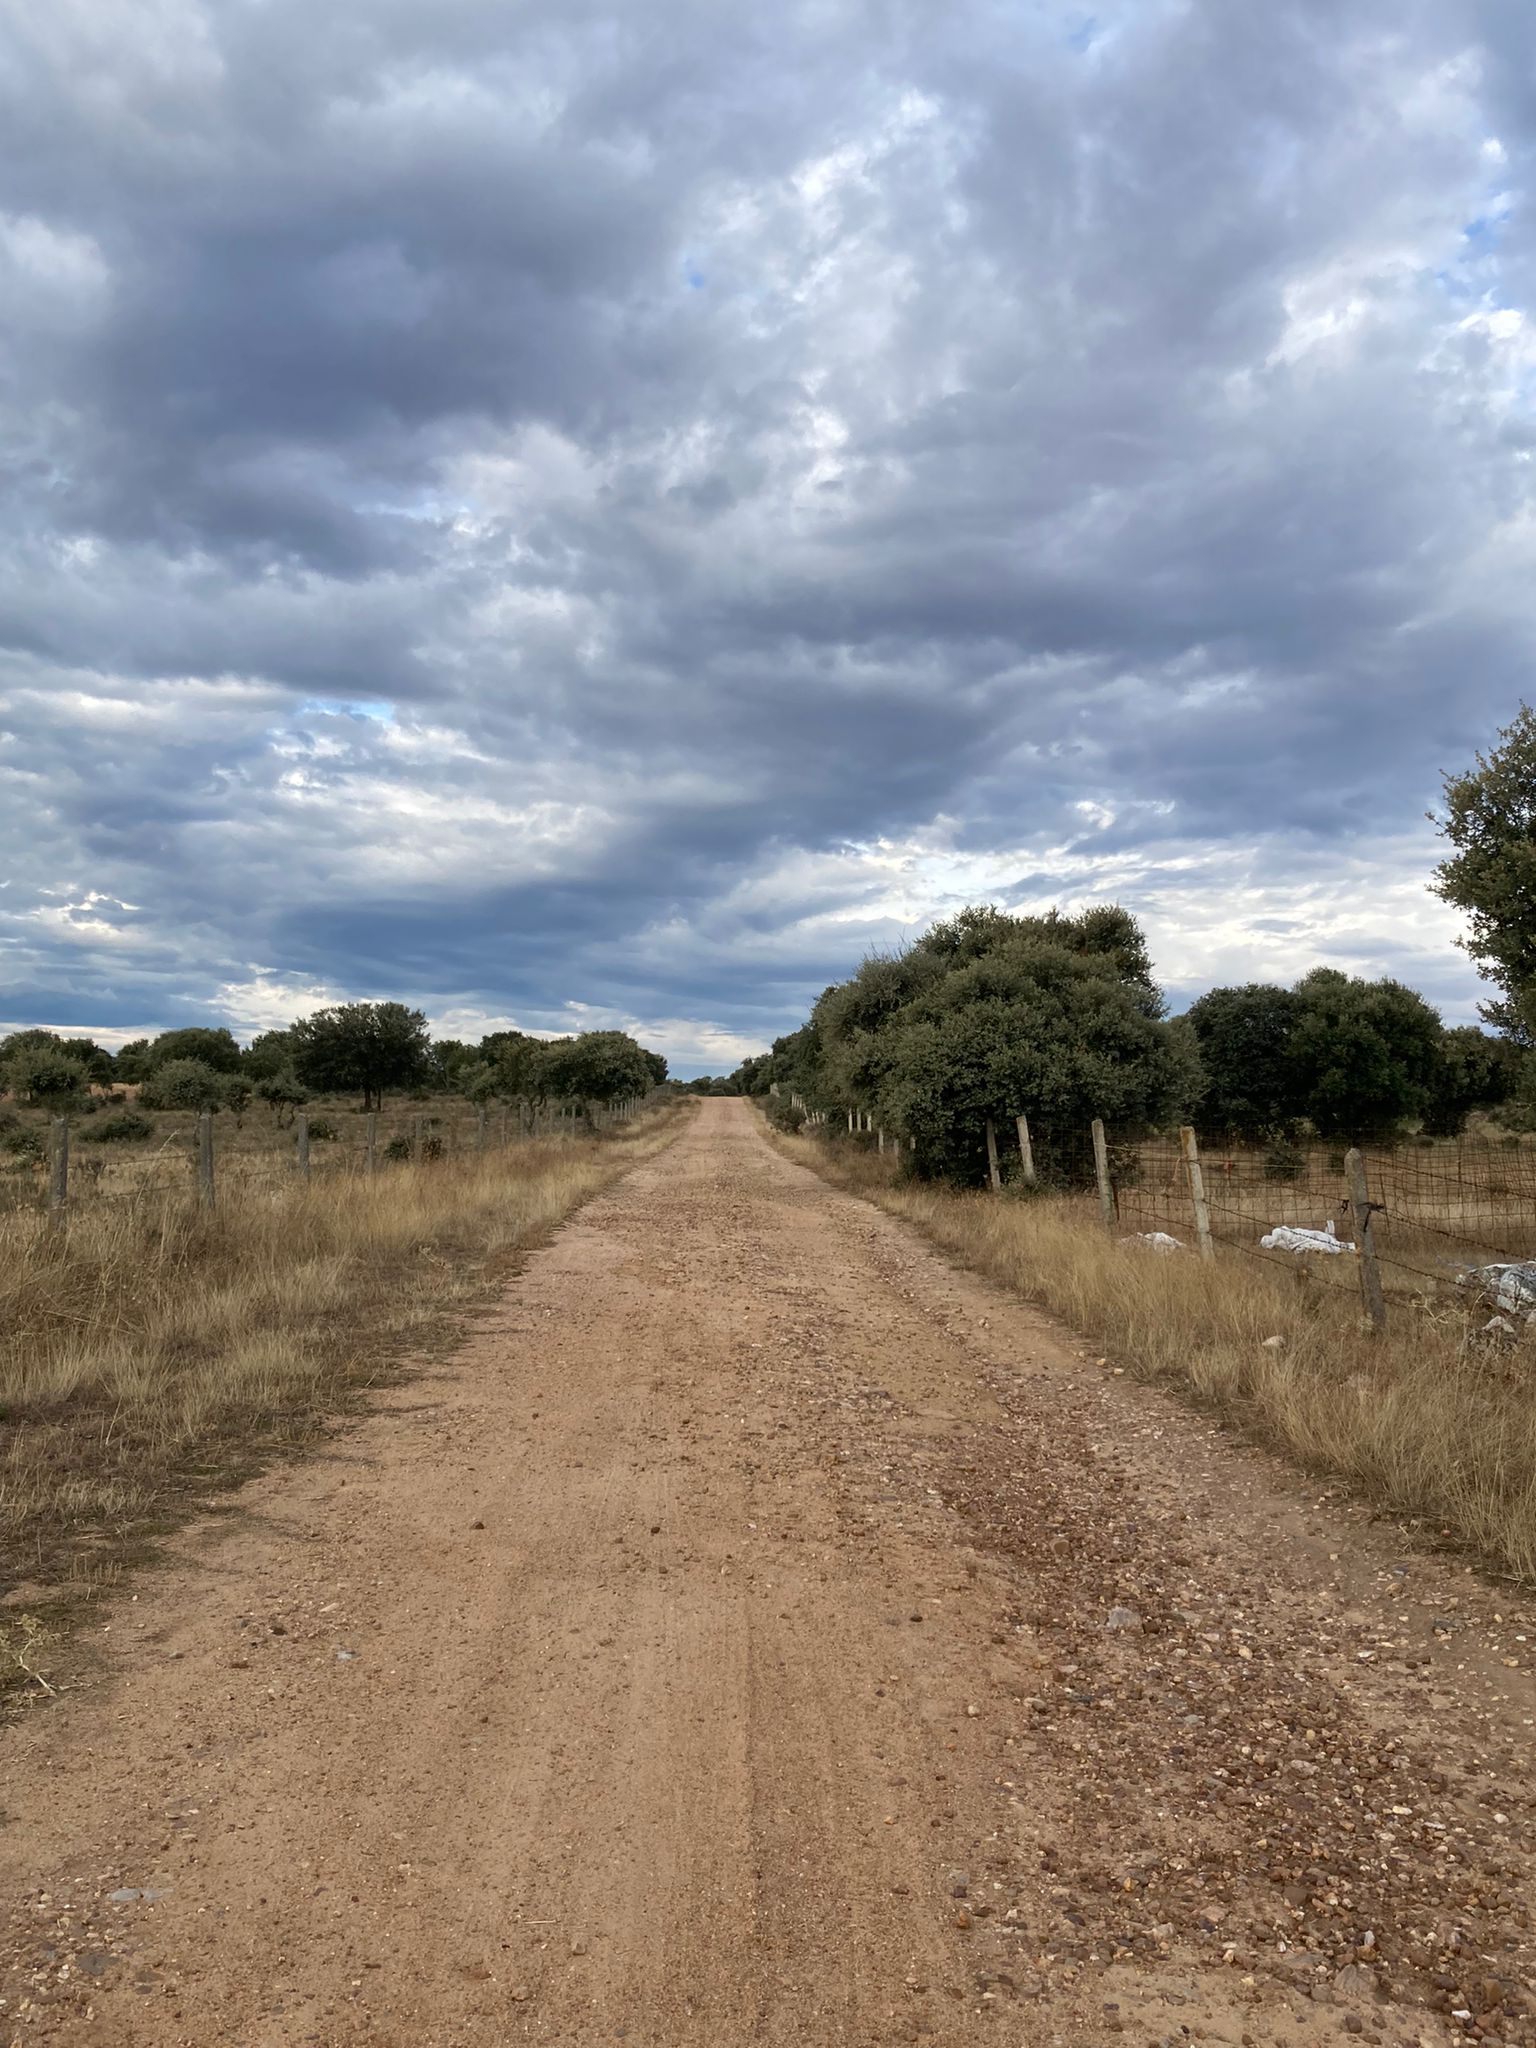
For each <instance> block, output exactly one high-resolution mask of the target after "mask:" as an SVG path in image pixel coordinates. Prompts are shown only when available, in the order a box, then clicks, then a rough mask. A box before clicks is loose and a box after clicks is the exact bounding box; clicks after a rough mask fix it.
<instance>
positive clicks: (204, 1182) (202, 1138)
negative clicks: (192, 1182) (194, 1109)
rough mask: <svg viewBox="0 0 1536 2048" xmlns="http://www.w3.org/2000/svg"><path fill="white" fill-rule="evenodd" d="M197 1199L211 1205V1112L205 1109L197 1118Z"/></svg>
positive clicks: (206, 1207)
mask: <svg viewBox="0 0 1536 2048" xmlns="http://www.w3.org/2000/svg"><path fill="white" fill-rule="evenodd" d="M197 1199H198V1201H199V1202H200V1203H201V1204H202V1206H203V1207H204V1208H205V1209H211V1208H212V1207H213V1112H212V1111H211V1110H207V1109H205V1110H204V1111H203V1113H202V1115H201V1116H200V1117H199V1118H198V1120H197Z"/></svg>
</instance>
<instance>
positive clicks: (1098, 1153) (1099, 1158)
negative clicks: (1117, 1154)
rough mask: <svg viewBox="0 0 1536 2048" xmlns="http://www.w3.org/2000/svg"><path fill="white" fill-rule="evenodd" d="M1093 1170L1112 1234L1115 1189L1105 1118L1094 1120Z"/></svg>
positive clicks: (1105, 1217) (1105, 1226) (1105, 1218)
mask: <svg viewBox="0 0 1536 2048" xmlns="http://www.w3.org/2000/svg"><path fill="white" fill-rule="evenodd" d="M1093 1170H1094V1173H1095V1175H1096V1176H1097V1178H1098V1183H1099V1208H1100V1210H1101V1211H1102V1213H1103V1217H1104V1228H1105V1229H1106V1230H1107V1231H1109V1232H1110V1233H1111V1234H1113V1232H1114V1228H1115V1190H1114V1188H1113V1186H1112V1185H1111V1183H1110V1178H1109V1146H1108V1145H1107V1144H1106V1143H1105V1139H1104V1120H1103V1118H1102V1117H1097V1116H1096V1117H1095V1118H1094V1120H1093Z"/></svg>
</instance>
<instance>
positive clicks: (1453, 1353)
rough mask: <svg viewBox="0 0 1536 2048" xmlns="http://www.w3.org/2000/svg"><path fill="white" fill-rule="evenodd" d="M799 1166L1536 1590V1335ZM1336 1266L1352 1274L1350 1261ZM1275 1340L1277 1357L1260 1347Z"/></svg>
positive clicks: (1255, 1266) (1239, 1261)
mask: <svg viewBox="0 0 1536 2048" xmlns="http://www.w3.org/2000/svg"><path fill="white" fill-rule="evenodd" d="M775 1142H777V1143H778V1144H779V1145H781V1146H782V1148H783V1149H784V1150H785V1151H786V1152H788V1153H789V1154H790V1156H791V1157H793V1158H795V1159H798V1160H800V1161H801V1162H802V1163H804V1164H806V1165H808V1166H811V1167H812V1168H814V1169H815V1171H817V1172H818V1173H821V1174H823V1175H825V1176H827V1177H828V1178H830V1179H832V1180H834V1181H836V1182H838V1183H839V1184H840V1185H842V1186H845V1187H848V1188H851V1189H854V1190H855V1191H856V1192H858V1193H860V1194H862V1195H865V1196H867V1197H868V1198H869V1199H870V1200H871V1201H874V1202H877V1203H878V1204H879V1205H880V1206H881V1207H882V1208H884V1209H887V1210H889V1211H891V1213H893V1214H894V1215H897V1216H901V1217H904V1218H905V1219H906V1220H907V1221H909V1222H911V1223H914V1224H916V1225H917V1227H918V1228H919V1229H920V1230H922V1231H923V1232H924V1233H925V1235H927V1236H928V1237H929V1238H931V1239H932V1240H933V1241H934V1242H935V1243H936V1244H939V1245H941V1246H943V1248H944V1249H945V1250H946V1251H948V1252H950V1253H952V1254H954V1255H955V1256H956V1257H958V1258H959V1259H961V1260H962V1261H963V1262H964V1263H965V1264H966V1265H968V1266H971V1267H973V1268H974V1269H976V1270H977V1271H980V1272H983V1273H986V1274H987V1275H989V1276H990V1277H991V1278H993V1279H996V1280H1000V1281H1002V1282H1003V1283H1004V1284H1005V1285H1007V1286H1010V1287H1014V1288H1017V1289H1018V1290H1019V1291H1020V1292H1022V1293H1024V1294H1026V1295H1028V1296H1030V1297H1031V1298H1032V1299H1034V1300H1036V1301H1038V1302H1040V1303H1041V1304H1042V1306H1044V1307H1046V1308H1048V1309H1050V1310H1051V1311H1052V1312H1053V1313H1054V1314H1056V1315H1058V1316H1060V1317H1061V1318H1062V1319H1063V1320H1064V1321H1066V1322H1067V1323H1070V1324H1071V1325H1072V1326H1073V1327H1074V1328H1075V1329H1077V1330H1079V1331H1081V1332H1083V1334H1084V1335H1086V1336H1088V1337H1090V1338H1092V1339H1093V1340H1094V1341H1095V1342H1096V1343H1098V1344H1100V1345H1102V1346H1103V1347H1104V1348H1105V1349H1106V1350H1107V1351H1110V1352H1112V1353H1113V1354H1114V1356H1115V1358H1116V1359H1117V1360H1118V1361H1119V1362H1121V1363H1123V1364H1124V1365H1125V1366H1126V1367H1127V1369H1128V1370H1130V1371H1131V1372H1133V1373H1135V1374H1136V1375H1137V1376H1139V1377H1142V1378H1146V1379H1155V1380H1160V1381H1165V1382H1167V1383H1168V1384H1170V1385H1172V1386H1175V1387H1178V1388H1180V1389H1183V1390H1184V1391H1186V1392H1188V1393H1190V1394H1192V1395H1194V1396H1195V1397H1196V1398H1197V1399H1198V1400H1199V1401H1200V1402H1201V1403H1202V1404H1203V1405H1204V1406H1206V1407H1207V1408H1209V1409H1211V1410H1213V1411H1215V1412H1216V1413H1218V1414H1220V1415H1222V1416H1223V1417H1224V1418H1226V1419H1228V1420H1230V1421H1234V1422H1236V1423H1238V1424H1239V1425H1241V1426H1242V1427H1244V1428H1246V1429H1248V1430H1250V1431H1252V1432H1253V1433H1254V1434H1255V1435H1257V1436H1259V1437H1261V1438H1262V1439H1264V1440H1266V1441H1268V1442H1269V1443H1271V1444H1273V1445H1275V1446H1278V1447H1280V1448H1282V1449H1283V1450H1285V1451H1287V1452H1288V1453H1289V1454H1290V1455H1292V1456H1293V1457H1295V1458H1297V1459H1298V1460H1299V1461H1300V1462H1301V1463H1302V1464H1303V1465H1305V1466H1307V1467H1308V1468H1309V1469H1312V1470H1315V1471H1327V1472H1333V1473H1339V1474H1342V1475H1344V1476H1346V1477H1347V1478H1349V1479H1350V1480H1352V1481H1353V1482H1355V1483H1356V1484H1357V1485H1358V1486H1359V1487H1360V1488H1362V1489H1363V1490H1364V1491H1365V1492H1366V1493H1367V1494H1368V1495H1369V1497H1370V1498H1371V1499H1373V1500H1375V1501H1376V1502H1378V1503H1380V1504H1381V1505H1382V1506H1383V1507H1385V1508H1387V1509H1389V1510H1390V1511H1391V1512H1392V1513H1393V1514H1395V1515H1398V1516H1406V1517H1408V1518H1410V1519H1419V1520H1422V1521H1423V1522H1424V1523H1426V1524H1427V1525H1429V1528H1430V1531H1431V1533H1432V1534H1435V1535H1437V1536H1440V1537H1444V1538H1447V1539H1450V1540H1452V1541H1454V1542H1458V1543H1463V1544H1465V1545H1467V1546H1469V1547H1470V1548H1472V1549H1473V1550H1475V1551H1477V1552H1478V1553H1479V1554H1480V1555H1481V1556H1482V1557H1483V1558H1484V1559H1486V1560H1487V1561H1488V1562H1490V1563H1491V1564H1493V1565H1494V1566H1495V1567H1497V1568H1499V1569H1501V1570H1504V1571H1507V1572H1509V1573H1511V1574H1513V1575H1515V1576H1517V1577H1519V1578H1521V1579H1524V1580H1527V1581H1530V1580H1536V1340H1533V1339H1532V1338H1531V1337H1529V1336H1527V1337H1525V1338H1523V1339H1522V1340H1521V1341H1520V1342H1519V1344H1518V1345H1515V1346H1511V1347H1508V1348H1504V1347H1500V1346H1496V1345H1491V1344H1490V1343H1489V1342H1488V1341H1487V1340H1486V1339H1484V1338H1482V1337H1481V1336H1479V1334H1478V1324H1479V1322H1480V1321H1481V1320H1483V1319H1484V1318H1486V1315H1487V1311H1486V1309H1485V1310H1484V1311H1483V1316H1482V1317H1481V1318H1480V1317H1476V1316H1474V1315H1472V1314H1470V1313H1469V1305H1468V1304H1466V1303H1464V1302H1463V1303H1457V1304H1450V1303H1446V1304H1442V1305H1438V1306H1437V1305H1435V1304H1433V1303H1431V1302H1428V1301H1426V1302H1425V1303H1424V1304H1423V1305H1422V1306H1418V1307H1415V1308H1414V1309H1412V1310H1411V1311H1410V1310H1408V1309H1406V1308H1405V1309H1404V1310H1402V1311H1401V1312H1400V1313H1398V1314H1397V1315H1396V1316H1395V1318H1394V1322H1393V1326H1392V1328H1391V1329H1389V1331H1388V1332H1387V1334H1386V1335H1385V1336H1384V1337H1379V1338H1378V1337H1375V1336H1373V1335H1371V1334H1370V1333H1369V1332H1368V1331H1367V1330H1366V1329H1365V1328H1364V1327H1363V1326H1362V1319H1361V1317H1360V1315H1359V1312H1358V1298H1357V1297H1356V1298H1352V1297H1351V1296H1350V1295H1348V1294H1346V1293H1345V1292H1344V1291H1343V1290H1341V1289H1339V1288H1337V1287H1331V1286H1326V1285H1321V1284H1313V1285H1306V1284H1304V1282H1303V1280H1302V1279H1301V1278H1300V1277H1299V1276H1298V1275H1297V1274H1296V1273H1294V1272H1292V1271H1291V1270H1288V1269H1286V1268H1284V1267H1280V1266H1276V1265H1273V1264H1270V1263H1268V1262H1266V1261H1261V1260H1257V1259H1252V1258H1249V1257H1247V1256H1245V1255H1243V1254H1241V1253H1237V1252H1223V1253H1221V1255H1220V1256H1219V1258H1218V1259H1217V1261H1216V1263H1215V1264H1213V1265H1207V1264H1204V1263H1202V1262H1201V1261H1200V1260H1199V1259H1198V1258H1196V1257H1194V1256H1193V1255H1192V1254H1188V1253H1179V1254H1170V1255H1166V1256H1159V1255H1157V1254H1155V1253H1151V1252H1149V1251H1147V1250H1146V1249H1144V1248H1142V1247H1140V1246H1137V1245H1134V1244H1127V1243H1121V1242H1117V1241H1112V1240H1111V1239H1109V1238H1108V1237H1107V1236H1106V1234H1105V1232H1104V1230H1103V1228H1102V1226H1101V1225H1100V1223H1099V1221H1098V1211H1097V1205H1096V1203H1095V1202H1094V1201H1093V1200H1091V1199H1087V1200H1084V1199H1081V1198H1076V1197H1041V1198H1035V1199H1028V1198H1015V1197H1011V1196H1004V1197H1002V1198H999V1197H996V1196H992V1195H987V1194H964V1193H954V1192H948V1191H945V1190H941V1189H936V1188H932V1187H926V1186H923V1185H922V1184H920V1183H917V1182H913V1181H910V1180H906V1179H903V1178H902V1177H901V1176H900V1173H899V1171H898V1169H897V1168H896V1167H895V1165H894V1163H893V1162H892V1161H891V1160H890V1159H889V1158H885V1159H882V1158H880V1157H878V1156H876V1155H874V1154H872V1153H869V1152H866V1151H863V1150H862V1149H859V1148H857V1147H855V1146H853V1145H845V1144H841V1143H839V1142H837V1141H836V1140H833V1141H830V1142H829V1141H828V1140H826V1139H813V1138H806V1137H782V1136H778V1137H776V1140H775ZM1341 1263H1342V1262H1341ZM1274 1337H1279V1338H1281V1339H1282V1340H1283V1341H1282V1342H1281V1344H1279V1345H1278V1346H1273V1345H1269V1344H1268V1343H1267V1342H1266V1340H1268V1339H1270V1338H1274Z"/></svg>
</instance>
